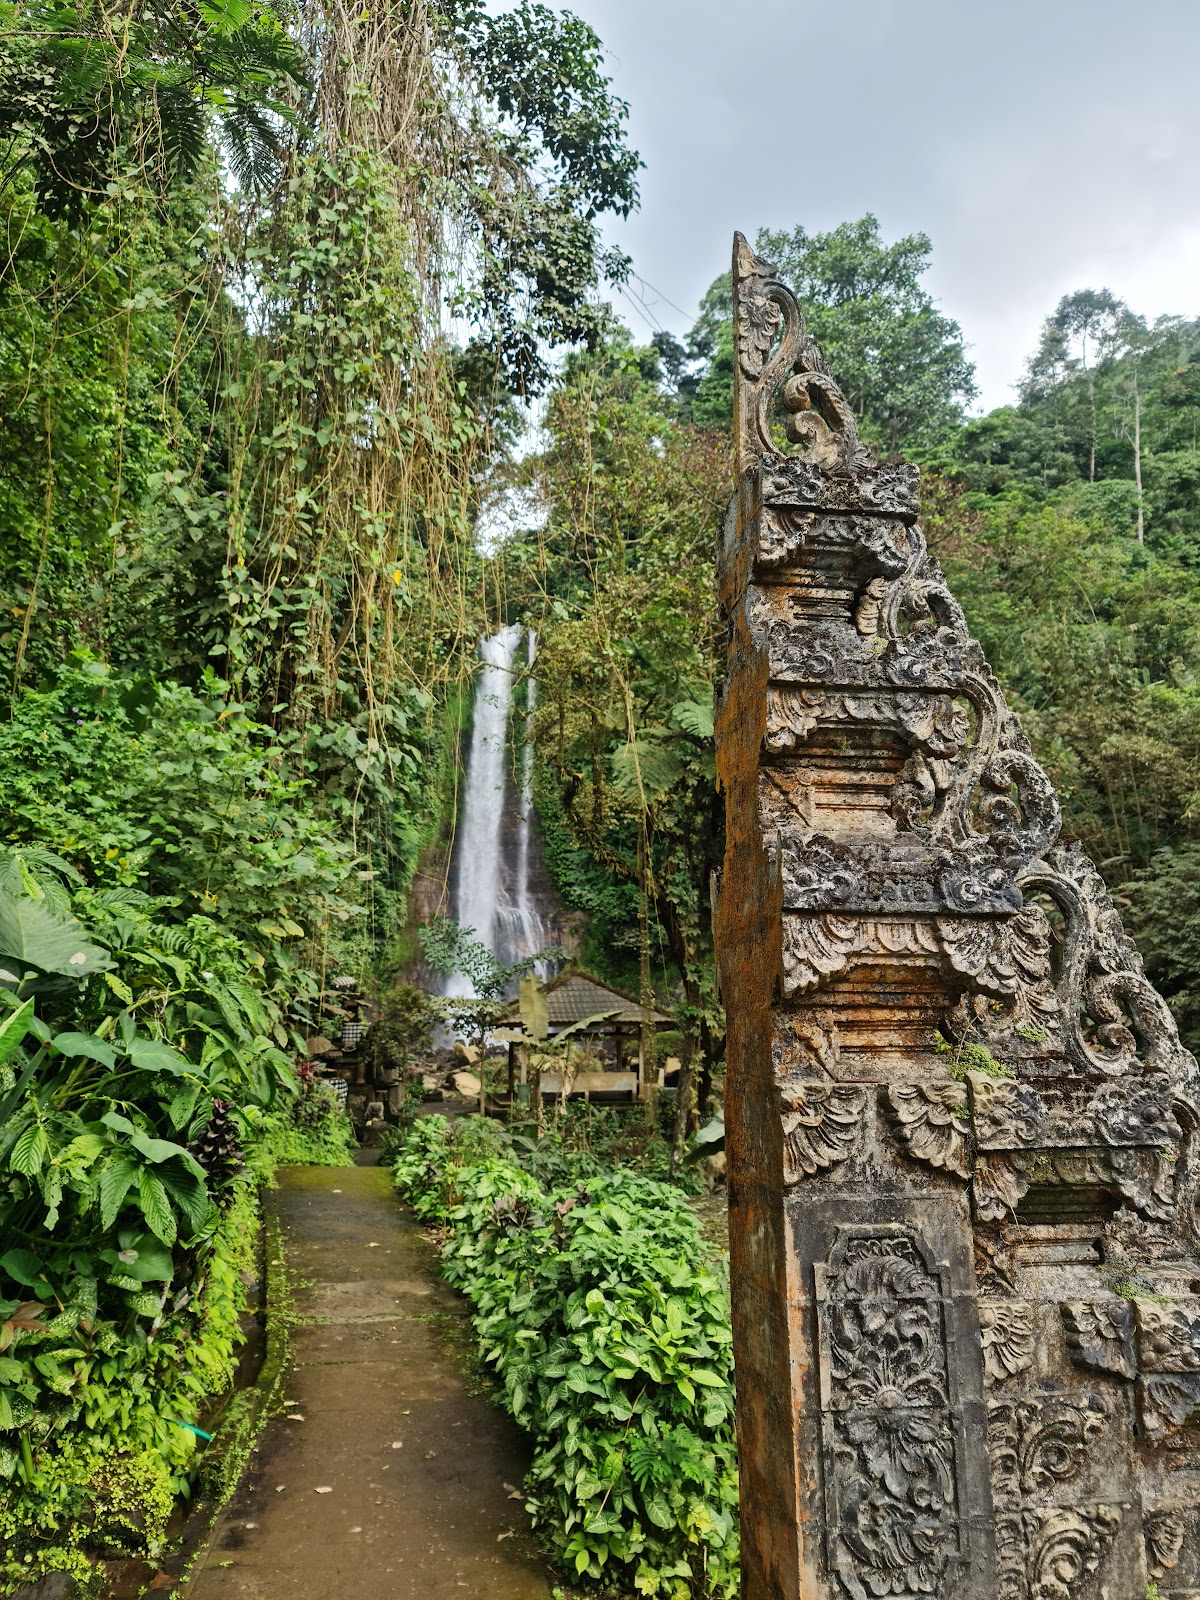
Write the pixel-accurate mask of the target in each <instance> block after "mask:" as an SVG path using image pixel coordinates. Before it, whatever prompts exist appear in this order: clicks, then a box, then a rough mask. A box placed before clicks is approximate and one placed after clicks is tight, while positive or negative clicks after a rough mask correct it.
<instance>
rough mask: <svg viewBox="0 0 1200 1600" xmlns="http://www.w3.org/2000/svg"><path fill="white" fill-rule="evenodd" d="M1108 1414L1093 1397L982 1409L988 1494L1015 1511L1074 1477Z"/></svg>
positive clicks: (1063, 1397) (1057, 1398) (1004, 1402)
mask: <svg viewBox="0 0 1200 1600" xmlns="http://www.w3.org/2000/svg"><path fill="white" fill-rule="evenodd" d="M1107 1421H1108V1408H1107V1406H1106V1405H1105V1403H1104V1401H1103V1400H1101V1398H1100V1396H1099V1395H1096V1394H1089V1393H1086V1392H1084V1393H1082V1394H1074V1395H1038V1396H1035V1397H1031V1398H1029V1399H1026V1400H993V1401H991V1402H990V1404H989V1406H988V1440H989V1446H990V1449H991V1455H992V1492H993V1493H994V1494H995V1496H996V1498H997V1500H998V1502H1002V1503H1004V1504H1007V1505H1018V1504H1021V1503H1023V1502H1024V1501H1025V1500H1026V1499H1028V1498H1029V1497H1031V1496H1033V1497H1036V1496H1037V1495H1039V1494H1043V1493H1045V1492H1046V1491H1048V1490H1052V1489H1056V1488H1057V1487H1058V1486H1061V1485H1062V1484H1064V1483H1067V1482H1069V1481H1070V1480H1071V1479H1073V1478H1076V1477H1078V1475H1079V1473H1080V1472H1081V1471H1082V1469H1083V1466H1084V1464H1085V1462H1086V1461H1087V1458H1088V1452H1089V1451H1090V1450H1091V1448H1092V1447H1093V1445H1094V1444H1095V1443H1096V1441H1097V1440H1098V1439H1099V1438H1100V1436H1101V1434H1102V1433H1103V1431H1104V1427H1105V1424H1106V1422H1107Z"/></svg>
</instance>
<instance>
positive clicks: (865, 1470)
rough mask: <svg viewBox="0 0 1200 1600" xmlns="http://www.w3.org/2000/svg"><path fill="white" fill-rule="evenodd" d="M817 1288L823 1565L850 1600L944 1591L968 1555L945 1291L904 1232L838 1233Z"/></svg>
mask: <svg viewBox="0 0 1200 1600" xmlns="http://www.w3.org/2000/svg"><path fill="white" fill-rule="evenodd" d="M816 1285H817V1300H818V1320H819V1326H820V1336H821V1368H822V1388H823V1396H822V1409H821V1437H822V1459H823V1468H824V1477H825V1501H826V1517H827V1525H826V1543H827V1550H828V1557H829V1564H830V1567H831V1569H832V1570H833V1571H835V1572H836V1573H837V1574H838V1576H839V1578H840V1579H841V1582H842V1584H843V1586H844V1587H845V1589H846V1591H847V1593H849V1594H850V1595H851V1596H853V1597H854V1600H867V1597H869V1596H875V1595H895V1596H914V1597H915V1596H922V1595H931V1596H932V1595H941V1594H945V1593H947V1592H948V1590H949V1587H950V1586H951V1585H952V1583H953V1579H954V1574H955V1573H956V1572H957V1571H958V1569H959V1567H960V1566H961V1562H962V1558H963V1543H962V1538H961V1534H960V1527H959V1519H960V1506H961V1502H962V1485H961V1481H960V1477H961V1451H962V1444H961V1440H960V1438H959V1432H958V1423H957V1421H956V1413H955V1405H954V1399H955V1374H954V1373H953V1372H952V1371H951V1370H950V1368H949V1365H948V1359H947V1358H948V1343H947V1337H946V1312H947V1305H948V1299H949V1296H948V1290H947V1285H946V1283H945V1281H944V1279H943V1277H942V1275H941V1274H940V1272H939V1271H938V1270H937V1269H936V1268H935V1267H934V1266H933V1264H932V1263H931V1262H930V1260H929V1258H928V1255H927V1252H926V1250H925V1247H924V1245H923V1244H922V1242H921V1240H920V1239H919V1236H918V1235H917V1233H916V1231H915V1229H912V1228H902V1227H863V1228H854V1227H845V1228H842V1229H841V1230H840V1231H839V1237H838V1240H837V1243H836V1245H835V1246H834V1249H833V1250H832V1252H831V1254H830V1257H829V1259H828V1261H827V1262H826V1263H822V1264H818V1268H817V1273H816Z"/></svg>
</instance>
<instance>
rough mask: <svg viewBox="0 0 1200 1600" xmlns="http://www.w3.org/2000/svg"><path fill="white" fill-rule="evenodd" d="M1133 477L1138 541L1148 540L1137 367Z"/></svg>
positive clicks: (1134, 375) (1134, 389)
mask: <svg viewBox="0 0 1200 1600" xmlns="http://www.w3.org/2000/svg"><path fill="white" fill-rule="evenodd" d="M1133 478H1134V482H1135V483H1136V484H1137V511H1138V518H1137V528H1138V535H1137V539H1138V543H1139V544H1145V542H1146V513H1145V507H1144V506H1143V504H1142V397H1141V393H1140V392H1139V390H1138V378H1137V368H1136V367H1135V368H1134V369H1133Z"/></svg>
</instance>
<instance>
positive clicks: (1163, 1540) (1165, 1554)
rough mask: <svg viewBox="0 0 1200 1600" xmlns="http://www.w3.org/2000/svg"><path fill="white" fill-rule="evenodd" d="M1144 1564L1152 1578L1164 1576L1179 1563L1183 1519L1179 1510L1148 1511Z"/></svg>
mask: <svg viewBox="0 0 1200 1600" xmlns="http://www.w3.org/2000/svg"><path fill="white" fill-rule="evenodd" d="M1144 1527H1145V1535H1146V1566H1147V1567H1148V1568H1149V1571H1150V1576H1151V1577H1152V1578H1165V1577H1166V1575H1167V1573H1168V1572H1173V1571H1174V1570H1175V1568H1176V1567H1177V1566H1178V1565H1179V1557H1180V1555H1181V1554H1182V1552H1183V1540H1184V1531H1185V1530H1184V1521H1183V1513H1182V1512H1181V1511H1150V1512H1148V1513H1147V1515H1146V1519H1145V1523H1144Z"/></svg>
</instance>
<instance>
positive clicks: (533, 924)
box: [496, 628, 546, 962]
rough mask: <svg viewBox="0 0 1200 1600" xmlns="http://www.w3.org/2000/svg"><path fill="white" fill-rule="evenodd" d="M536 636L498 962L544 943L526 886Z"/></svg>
mask: <svg viewBox="0 0 1200 1600" xmlns="http://www.w3.org/2000/svg"><path fill="white" fill-rule="evenodd" d="M536 652H537V635H536V634H535V633H534V631H533V629H532V628H531V629H530V630H529V632H528V633H527V634H526V636H525V664H526V666H527V668H528V669H529V670H528V672H527V674H526V679H525V687H526V701H525V726H524V729H523V730H522V739H521V788H520V794H519V797H518V801H517V805H518V810H517V848H516V852H515V859H514V861H513V873H512V885H511V893H505V892H504V890H505V889H506V888H507V887H508V886H507V884H503V885H502V890H501V902H500V904H499V906H498V907H497V922H498V924H499V927H500V932H501V938H500V948H499V949H498V950H497V951H496V954H497V955H498V956H499V957H500V959H501V961H504V962H509V961H517V960H519V959H520V957H521V956H533V955H537V953H538V951H539V950H541V949H542V947H543V945H544V944H545V943H546V927H545V924H544V923H543V921H542V919H541V917H540V916H539V915H538V912H537V907H536V906H535V905H534V901H533V896H532V894H531V893H530V886H529V844H530V839H531V838H532V836H533V714H534V712H535V711H536V710H537V683H536V681H535V679H534V676H533V660H534V656H535V654H536Z"/></svg>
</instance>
